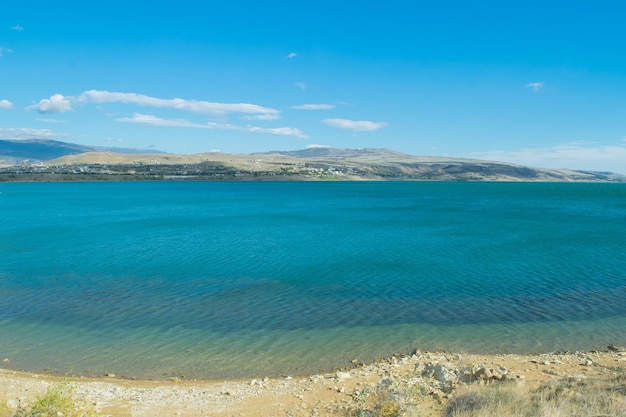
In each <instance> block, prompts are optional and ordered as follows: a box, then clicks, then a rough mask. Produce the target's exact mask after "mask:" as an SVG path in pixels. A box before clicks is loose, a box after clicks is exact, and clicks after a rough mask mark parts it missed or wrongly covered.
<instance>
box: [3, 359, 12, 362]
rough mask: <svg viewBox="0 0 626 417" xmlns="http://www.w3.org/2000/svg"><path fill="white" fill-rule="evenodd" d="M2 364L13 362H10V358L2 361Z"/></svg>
mask: <svg viewBox="0 0 626 417" xmlns="http://www.w3.org/2000/svg"><path fill="white" fill-rule="evenodd" d="M2 362H3V363H9V362H11V361H10V360H9V358H4V359H2Z"/></svg>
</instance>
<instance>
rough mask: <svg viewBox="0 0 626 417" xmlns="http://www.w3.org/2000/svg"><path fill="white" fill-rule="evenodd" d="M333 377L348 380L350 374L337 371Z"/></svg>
mask: <svg viewBox="0 0 626 417" xmlns="http://www.w3.org/2000/svg"><path fill="white" fill-rule="evenodd" d="M335 376H336V377H337V378H339V379H348V378H350V372H340V371H337V373H336V374H335Z"/></svg>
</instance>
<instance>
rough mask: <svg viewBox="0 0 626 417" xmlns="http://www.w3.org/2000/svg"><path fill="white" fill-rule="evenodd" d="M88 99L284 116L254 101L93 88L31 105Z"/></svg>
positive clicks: (49, 107) (53, 106) (59, 106)
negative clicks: (200, 98)
mask: <svg viewBox="0 0 626 417" xmlns="http://www.w3.org/2000/svg"><path fill="white" fill-rule="evenodd" d="M87 103H95V104H102V103H123V104H134V105H138V106H144V107H156V108H167V109H175V110H181V111H187V112H191V113H199V114H206V115H213V116H224V115H227V114H229V113H244V114H251V115H255V116H254V117H259V118H264V120H273V119H277V118H279V117H280V112H279V111H278V110H276V109H272V108H269V107H263V106H258V105H256V104H250V103H214V102H210V101H200V100H185V99H181V98H174V99H161V98H156V97H150V96H146V95H143V94H137V93H119V92H110V91H98V90H89V91H85V92H83V93H82V94H80V95H79V96H77V97H72V96H67V97H64V96H63V95H62V94H55V95H53V96H52V97H50V98H49V99H43V100H41V101H40V102H39V103H38V104H36V105H33V106H30V108H36V109H37V111H39V112H40V113H64V112H66V111H70V110H72V105H73V104H74V105H76V104H87Z"/></svg>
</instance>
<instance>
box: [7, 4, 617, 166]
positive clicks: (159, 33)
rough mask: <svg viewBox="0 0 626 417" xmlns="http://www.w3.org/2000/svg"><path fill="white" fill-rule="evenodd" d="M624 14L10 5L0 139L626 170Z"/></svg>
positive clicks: (493, 7)
mask: <svg viewBox="0 0 626 417" xmlns="http://www.w3.org/2000/svg"><path fill="white" fill-rule="evenodd" d="M625 18H626V5H625V4H624V3H623V2H622V1H617V0H613V1H605V0H597V1H594V2H589V1H584V2H583V1H578V0H570V1H550V0H543V1H535V0H527V1H523V2H522V1H501V0H500V1H474V2H470V1H452V0H440V1H436V2H435V1H428V2H427V1H420V0H414V1H398V0H387V1H385V2H376V1H375V2H353V1H337V0H335V1H332V2H331V1H327V0H317V1H315V2H294V1H272V0H267V1H264V2H259V1H243V0H240V1H237V0H233V1H228V2H210V1H206V2H201V1H196V0H194V1H189V0H178V1H176V2H153V1H150V2H148V1H144V0H133V1H129V0H126V1H124V2H122V1H119V0H110V1H107V2H84V1H83V2H74V1H63V0H58V1H54V2H52V1H45V2H44V1H39V0H32V1H28V2H23V1H9V2H5V4H3V5H2V6H0V139H33V138H38V139H41V138H44V139H55V140H61V141H66V142H73V143H79V144H84V145H94V146H108V147H125V148H152V149H156V150H160V151H166V152H169V153H201V152H210V151H221V152H226V153H252V152H265V151H272V150H297V149H305V148H308V147H315V146H331V147H337V148H387V149H392V150H395V151H399V152H404V153H408V154H412V155H429V156H451V157H465V158H478V159H490V160H499V161H507V162H514V163H518V164H522V165H530V166H536V167H546V168H564V167H567V168H573V169H583V170H597V171H614V172H621V173H626V30H624V22H625V21H626V19H625Z"/></svg>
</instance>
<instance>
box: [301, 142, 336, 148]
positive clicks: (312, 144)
mask: <svg viewBox="0 0 626 417" xmlns="http://www.w3.org/2000/svg"><path fill="white" fill-rule="evenodd" d="M332 147H333V146H328V145H318V144H315V143H311V144H310V145H306V148H307V149H316V148H332Z"/></svg>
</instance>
